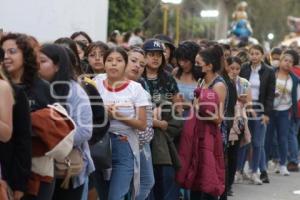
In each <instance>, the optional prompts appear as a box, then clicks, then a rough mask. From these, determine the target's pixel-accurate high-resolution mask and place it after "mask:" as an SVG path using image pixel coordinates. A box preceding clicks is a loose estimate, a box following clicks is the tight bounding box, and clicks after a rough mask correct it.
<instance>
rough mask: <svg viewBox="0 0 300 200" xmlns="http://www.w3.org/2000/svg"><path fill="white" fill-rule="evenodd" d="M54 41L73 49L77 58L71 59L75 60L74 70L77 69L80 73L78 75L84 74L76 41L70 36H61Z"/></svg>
mask: <svg viewBox="0 0 300 200" xmlns="http://www.w3.org/2000/svg"><path fill="white" fill-rule="evenodd" d="M54 43H55V44H59V45H62V46H65V47H67V48H69V49H71V50H72V51H73V53H74V56H75V60H71V61H72V62H73V67H74V70H75V72H76V74H78V75H80V74H82V73H83V70H82V68H81V63H80V58H79V55H78V50H77V46H76V42H75V41H73V40H72V39H70V38H67V37H63V38H59V39H57V40H55V41H54Z"/></svg>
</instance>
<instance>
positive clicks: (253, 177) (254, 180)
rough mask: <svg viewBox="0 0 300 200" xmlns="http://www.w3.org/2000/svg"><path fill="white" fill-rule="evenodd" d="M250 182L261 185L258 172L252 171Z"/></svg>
mask: <svg viewBox="0 0 300 200" xmlns="http://www.w3.org/2000/svg"><path fill="white" fill-rule="evenodd" d="M251 182H252V183H253V184H254V185H262V184H263V183H262V181H261V180H260V178H259V175H258V173H252V175H251Z"/></svg>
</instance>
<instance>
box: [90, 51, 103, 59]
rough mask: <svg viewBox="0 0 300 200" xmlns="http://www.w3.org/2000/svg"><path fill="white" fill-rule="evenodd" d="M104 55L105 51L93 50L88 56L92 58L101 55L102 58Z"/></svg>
mask: <svg viewBox="0 0 300 200" xmlns="http://www.w3.org/2000/svg"><path fill="white" fill-rule="evenodd" d="M103 56H104V53H103V52H97V51H96V52H91V53H90V54H89V55H88V57H92V58H96V57H99V58H102V57H103Z"/></svg>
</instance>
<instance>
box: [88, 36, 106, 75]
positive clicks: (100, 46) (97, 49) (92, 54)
mask: <svg viewBox="0 0 300 200" xmlns="http://www.w3.org/2000/svg"><path fill="white" fill-rule="evenodd" d="M107 50H108V45H107V44H105V43H104V42H100V41H98V42H93V43H91V44H90V45H89V46H88V47H87V49H86V51H85V57H86V58H87V61H88V64H89V70H88V71H87V72H86V73H87V74H94V76H96V75H97V74H103V73H105V69H104V63H103V56H104V54H105V52H106V51H107Z"/></svg>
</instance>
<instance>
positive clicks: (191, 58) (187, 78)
mask: <svg viewBox="0 0 300 200" xmlns="http://www.w3.org/2000/svg"><path fill="white" fill-rule="evenodd" d="M198 51H199V45H198V44H196V43H195V42H191V41H186V42H183V43H181V44H179V46H178V48H177V49H176V51H175V58H176V59H177V63H178V68H177V70H176V72H175V77H174V78H175V80H176V82H177V86H178V89H179V92H180V94H181V95H182V97H183V99H182V101H183V102H185V103H187V105H186V106H184V110H185V112H184V116H187V115H188V112H189V109H190V108H191V105H192V101H193V99H194V90H195V89H196V87H197V81H198V79H199V78H200V73H201V69H200V68H199V67H197V66H196V65H195V59H196V56H197V53H198Z"/></svg>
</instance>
